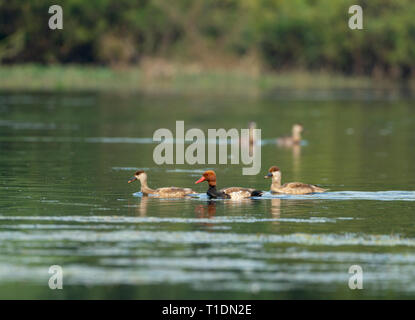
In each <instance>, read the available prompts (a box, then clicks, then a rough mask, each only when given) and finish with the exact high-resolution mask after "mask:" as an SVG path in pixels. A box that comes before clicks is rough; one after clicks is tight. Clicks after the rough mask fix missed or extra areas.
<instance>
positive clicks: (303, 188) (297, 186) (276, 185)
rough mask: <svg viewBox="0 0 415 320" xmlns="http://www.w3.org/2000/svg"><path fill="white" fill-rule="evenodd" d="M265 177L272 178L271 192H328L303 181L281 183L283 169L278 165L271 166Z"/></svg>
mask: <svg viewBox="0 0 415 320" xmlns="http://www.w3.org/2000/svg"><path fill="white" fill-rule="evenodd" d="M264 178H272V183H271V192H273V193H285V194H310V193H320V192H326V191H327V190H328V189H323V188H320V187H317V186H314V185H312V184H306V183H301V182H289V183H285V184H283V185H281V171H280V168H278V167H277V166H272V167H271V168H269V170H268V174H267V175H266V176H265V177H264Z"/></svg>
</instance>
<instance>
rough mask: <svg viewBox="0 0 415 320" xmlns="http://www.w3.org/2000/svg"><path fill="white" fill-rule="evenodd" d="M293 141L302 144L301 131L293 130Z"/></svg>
mask: <svg viewBox="0 0 415 320" xmlns="http://www.w3.org/2000/svg"><path fill="white" fill-rule="evenodd" d="M293 140H294V141H295V142H300V141H301V132H300V131H299V130H295V129H293Z"/></svg>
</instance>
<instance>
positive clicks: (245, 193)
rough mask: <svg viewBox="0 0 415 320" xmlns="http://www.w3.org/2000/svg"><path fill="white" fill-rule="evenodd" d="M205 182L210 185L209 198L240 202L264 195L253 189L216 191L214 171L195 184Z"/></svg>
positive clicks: (210, 171)
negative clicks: (240, 200) (239, 200)
mask: <svg viewBox="0 0 415 320" xmlns="http://www.w3.org/2000/svg"><path fill="white" fill-rule="evenodd" d="M203 181H207V182H208V184H209V189H208V191H207V192H206V193H207V195H208V196H209V198H214V199H234V200H238V199H245V198H250V197H260V196H261V195H262V191H260V190H255V189H253V188H240V187H230V188H224V189H220V190H219V191H218V190H216V174H215V172H214V171H212V170H208V171H205V172H204V173H203V175H202V177H201V178H200V179H199V180H197V181H196V182H195V183H200V182H203Z"/></svg>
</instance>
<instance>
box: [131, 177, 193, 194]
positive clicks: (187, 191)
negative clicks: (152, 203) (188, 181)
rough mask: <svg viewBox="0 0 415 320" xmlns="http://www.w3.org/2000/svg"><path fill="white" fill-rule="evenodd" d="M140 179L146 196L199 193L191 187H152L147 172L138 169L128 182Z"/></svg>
mask: <svg viewBox="0 0 415 320" xmlns="http://www.w3.org/2000/svg"><path fill="white" fill-rule="evenodd" d="M136 180H139V181H140V183H141V192H142V193H143V195H144V196H148V195H152V196H155V197H160V198H183V197H185V196H187V195H189V194H192V193H197V192H195V191H193V190H192V189H190V188H178V187H166V188H158V189H151V188H149V186H148V185H147V174H146V173H145V172H144V171H143V170H138V171H137V172H136V173H135V174H134V176H133V177H131V179H130V180H128V183H131V182H134V181H136Z"/></svg>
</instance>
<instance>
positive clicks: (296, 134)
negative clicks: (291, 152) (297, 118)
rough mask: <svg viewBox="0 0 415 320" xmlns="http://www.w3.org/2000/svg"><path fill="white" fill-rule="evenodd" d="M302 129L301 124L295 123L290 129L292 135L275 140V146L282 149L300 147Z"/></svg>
mask: <svg viewBox="0 0 415 320" xmlns="http://www.w3.org/2000/svg"><path fill="white" fill-rule="evenodd" d="M303 130H304V128H303V126H302V125H301V124H299V123H296V124H294V125H293V127H292V135H291V136H288V137H281V138H277V145H279V146H283V147H291V146H294V145H300V143H301V132H303Z"/></svg>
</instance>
